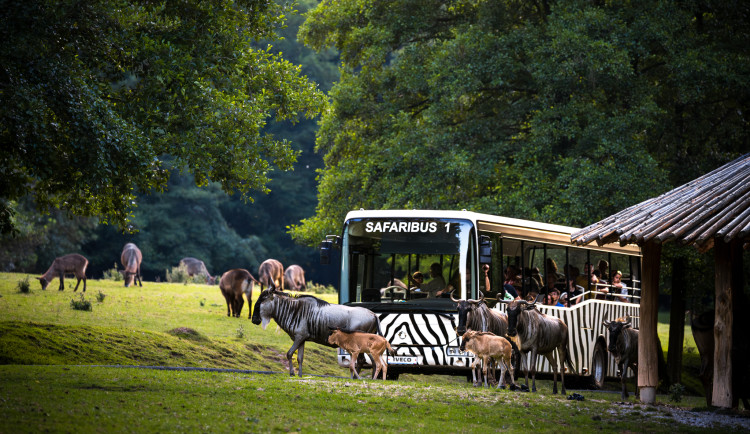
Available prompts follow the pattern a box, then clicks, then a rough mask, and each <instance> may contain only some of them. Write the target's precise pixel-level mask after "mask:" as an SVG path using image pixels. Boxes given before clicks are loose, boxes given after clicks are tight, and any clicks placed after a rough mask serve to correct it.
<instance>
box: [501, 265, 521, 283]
mask: <svg viewBox="0 0 750 434" xmlns="http://www.w3.org/2000/svg"><path fill="white" fill-rule="evenodd" d="M517 275H518V268H516V266H515V265H508V266H507V267H505V272H504V278H505V280H504V281H503V284H511V285H513V281H514V280H515V279H516V276H517Z"/></svg>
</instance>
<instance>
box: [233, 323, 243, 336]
mask: <svg viewBox="0 0 750 434" xmlns="http://www.w3.org/2000/svg"><path fill="white" fill-rule="evenodd" d="M234 335H235V336H237V337H238V338H239V339H242V338H244V337H245V328H244V327H242V324H240V326H239V327H237V331H235V332H234Z"/></svg>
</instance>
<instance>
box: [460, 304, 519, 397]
mask: <svg viewBox="0 0 750 434" xmlns="http://www.w3.org/2000/svg"><path fill="white" fill-rule="evenodd" d="M454 291H455V290H454ZM454 291H451V294H450V297H451V300H453V302H455V303H456V308H457V309H458V327H457V328H456V334H458V335H459V336H462V335H463V334H464V333H466V330H467V329H472V330H475V331H479V332H491V333H494V334H495V335H497V336H505V335H506V334H508V317H507V315H505V314H504V313H502V312H498V311H495V310H492V309H490V308H489V307H488V306H487V304H486V303H485V302H484V294H482V292H481V291H479V300H473V299H468V300H458V299H456V298H455V297H454V296H453V292H454ZM511 344H512V345H513V346H514V348H513V351H514V352H516V353H518V348H515V344H513V343H511ZM519 357H520V354H519ZM472 376H473V378H475V379H476V378H477V377H478V375H476V373H475V372H474V370H472ZM474 385H475V386H476V385H477V382H476V381H474Z"/></svg>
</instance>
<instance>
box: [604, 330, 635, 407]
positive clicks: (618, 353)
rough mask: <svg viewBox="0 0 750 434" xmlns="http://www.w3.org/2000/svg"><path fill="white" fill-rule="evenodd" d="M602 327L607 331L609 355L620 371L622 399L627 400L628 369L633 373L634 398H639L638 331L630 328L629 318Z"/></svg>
mask: <svg viewBox="0 0 750 434" xmlns="http://www.w3.org/2000/svg"><path fill="white" fill-rule="evenodd" d="M603 324H604V327H606V328H607V330H609V346H608V347H607V348H608V350H609V352H610V354H612V356H613V357H614V358H615V361H616V362H617V367H618V369H620V382H621V383H622V399H623V401H624V400H626V399H628V396H629V395H628V388H627V386H625V376H626V374H627V372H628V368H630V369H632V370H633V372H634V373H635V397H636V398H638V397H639V396H640V393H639V390H638V330H633V329H632V328H630V325H631V324H630V317H627V318H618V319H616V320H614V321H606V320H605V321H604V323H603Z"/></svg>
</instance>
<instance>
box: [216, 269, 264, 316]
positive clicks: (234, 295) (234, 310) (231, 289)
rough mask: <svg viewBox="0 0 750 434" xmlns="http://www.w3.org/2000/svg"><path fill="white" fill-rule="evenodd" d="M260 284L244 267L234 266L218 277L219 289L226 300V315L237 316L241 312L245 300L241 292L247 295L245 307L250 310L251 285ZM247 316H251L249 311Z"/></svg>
mask: <svg viewBox="0 0 750 434" xmlns="http://www.w3.org/2000/svg"><path fill="white" fill-rule="evenodd" d="M256 283H257V284H260V282H258V281H257V280H255V277H253V275H252V274H250V272H249V271H247V270H245V269H244V268H235V269H234V270H229V271H227V272H226V273H224V274H222V275H221V279H219V289H220V290H221V294H222V295H223V296H224V299H225V300H226V301H227V316H234V317H237V318H239V317H240V312H242V306H243V305H244V304H245V300H244V299H243V298H242V294H245V296H246V297H247V308H248V310H252V301H251V300H252V296H253V287H254V286H255V284H256ZM247 317H248V318H250V317H251V312H248V313H247Z"/></svg>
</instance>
